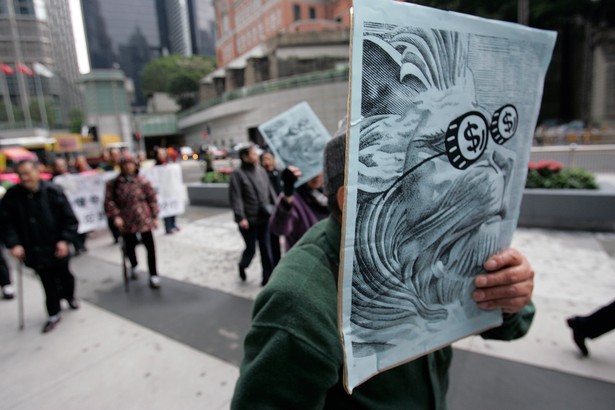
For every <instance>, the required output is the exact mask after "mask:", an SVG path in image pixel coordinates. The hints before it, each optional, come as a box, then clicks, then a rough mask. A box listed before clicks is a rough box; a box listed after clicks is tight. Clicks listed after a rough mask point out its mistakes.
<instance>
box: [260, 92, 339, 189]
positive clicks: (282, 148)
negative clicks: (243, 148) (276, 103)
mask: <svg viewBox="0 0 615 410" xmlns="http://www.w3.org/2000/svg"><path fill="white" fill-rule="evenodd" d="M258 130H259V131H260V133H261V135H262V136H263V137H264V138H265V140H266V141H267V144H268V145H269V148H271V151H272V152H273V155H275V157H276V159H277V161H278V165H279V166H281V167H283V168H286V167H288V166H289V165H293V166H295V167H297V168H299V169H300V170H301V174H302V175H301V178H299V180H298V181H297V182H296V183H295V186H296V187H298V186H300V185H302V184H304V183H305V182H307V181H309V180H310V179H312V178H314V177H315V176H317V175H318V174H320V173H321V172H322V159H323V151H324V149H325V145H326V144H327V141H329V138H330V135H329V132H328V131H327V129H326V128H325V126H324V125H322V122H321V121H320V120H319V119H318V117H317V116H316V114H315V113H314V111H312V108H310V105H309V104H308V103H306V102H302V103H300V104H297V105H295V106H294V107H292V108H291V109H289V110H287V111H285V112H283V113H282V114H280V115H278V116H276V117H274V118H272V119H271V120H269V121H267V122H265V123H264V124H262V125H261V126H259V127H258Z"/></svg>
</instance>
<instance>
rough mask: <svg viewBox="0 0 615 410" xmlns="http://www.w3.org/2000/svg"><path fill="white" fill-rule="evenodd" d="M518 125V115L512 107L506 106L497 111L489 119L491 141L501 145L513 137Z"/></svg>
mask: <svg viewBox="0 0 615 410" xmlns="http://www.w3.org/2000/svg"><path fill="white" fill-rule="evenodd" d="M518 125H519V114H518V113H517V109H516V108H515V106H514V105H511V104H507V105H505V106H503V107H501V108H500V109H498V110H497V111H496V112H495V113H494V114H493V118H491V124H490V129H489V131H491V135H492V136H493V140H494V141H495V142H496V143H497V144H500V145H502V144H503V143H505V142H506V141H508V140H509V139H511V138H512V137H513V135H515V132H517V126H518Z"/></svg>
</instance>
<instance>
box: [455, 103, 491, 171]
mask: <svg viewBox="0 0 615 410" xmlns="http://www.w3.org/2000/svg"><path fill="white" fill-rule="evenodd" d="M488 132H489V131H488V129H487V119H486V118H485V116H484V115H483V114H481V113H480V112H478V111H470V112H468V113H465V114H463V115H462V116H460V117H457V119H455V120H454V121H452V122H451V123H450V124H449V125H448V129H447V130H446V137H445V147H446V154H447V156H448V160H449V162H450V163H451V165H453V166H454V167H455V168H457V169H466V168H467V167H469V166H470V165H472V164H473V163H474V162H475V161H476V160H477V159H478V158H479V157H480V156H481V154H482V153H483V152H485V149H486V148H487V140H488Z"/></svg>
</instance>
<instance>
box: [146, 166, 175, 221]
mask: <svg viewBox="0 0 615 410" xmlns="http://www.w3.org/2000/svg"><path fill="white" fill-rule="evenodd" d="M140 175H141V176H143V177H144V178H146V179H147V180H148V181H149V182H150V183H151V184H152V186H153V187H154V191H155V192H156V197H157V198H158V207H159V208H160V213H159V214H158V217H159V218H166V217H167V216H175V215H181V214H183V213H184V212H185V211H186V187H185V186H184V181H183V178H182V170H181V167H180V165H179V164H167V165H158V166H155V167H151V168H145V169H141V171H140Z"/></svg>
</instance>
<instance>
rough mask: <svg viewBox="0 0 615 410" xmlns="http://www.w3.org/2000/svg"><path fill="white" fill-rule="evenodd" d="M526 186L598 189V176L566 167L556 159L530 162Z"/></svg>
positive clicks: (579, 169)
mask: <svg viewBox="0 0 615 410" xmlns="http://www.w3.org/2000/svg"><path fill="white" fill-rule="evenodd" d="M528 168H529V170H528V173H527V180H526V182H525V187H526V188H544V189H598V184H597V183H596V178H595V177H594V175H593V174H592V173H590V172H587V171H585V170H583V169H581V168H564V167H563V165H562V164H560V163H559V162H556V161H539V162H530V164H529V166H528Z"/></svg>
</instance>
